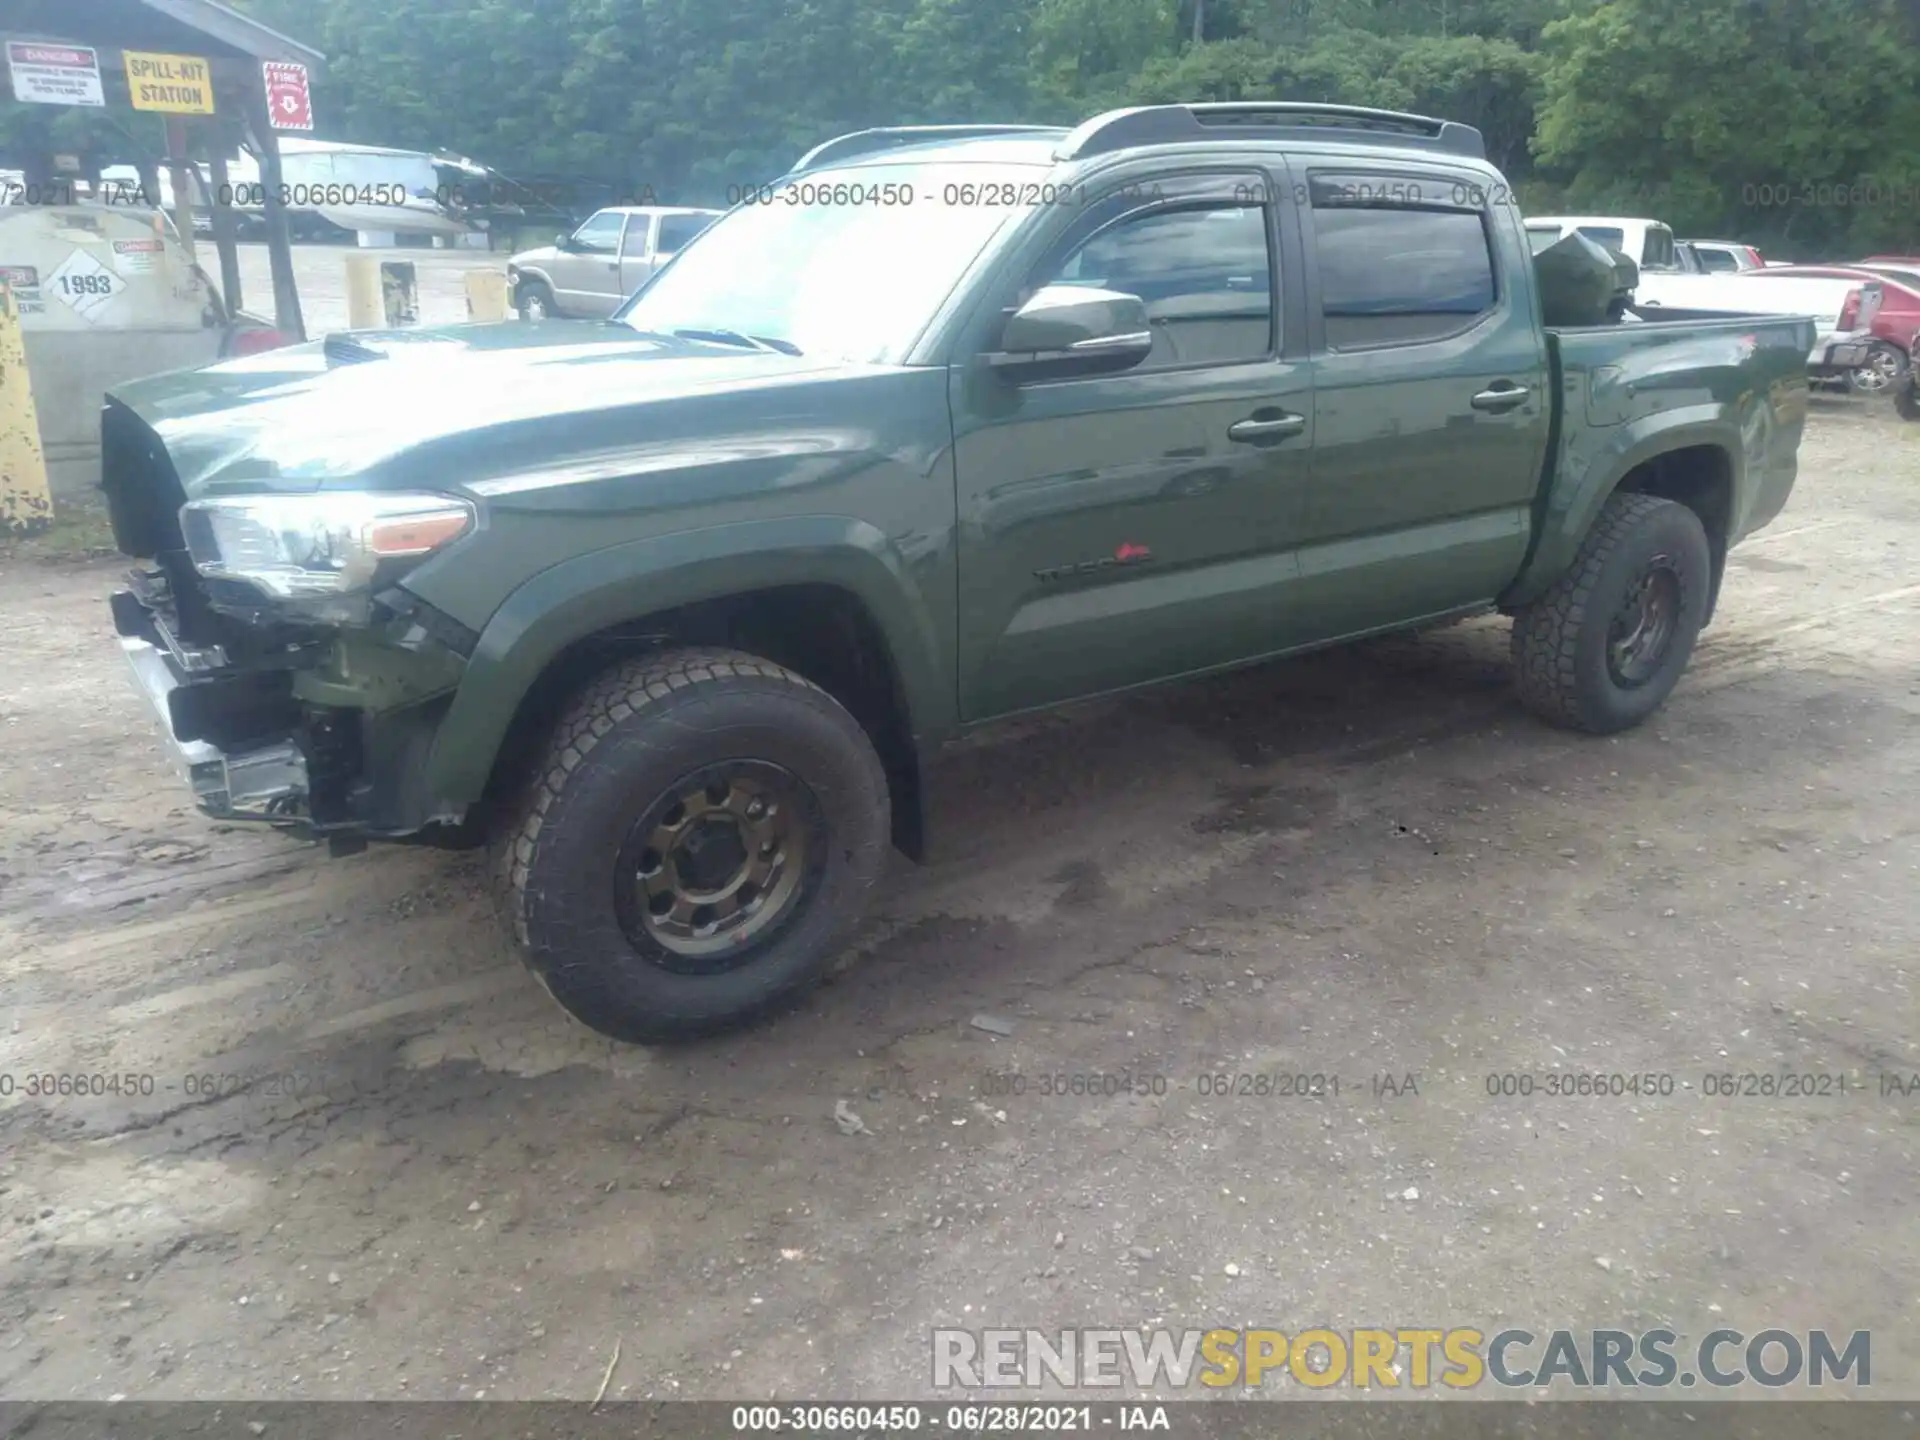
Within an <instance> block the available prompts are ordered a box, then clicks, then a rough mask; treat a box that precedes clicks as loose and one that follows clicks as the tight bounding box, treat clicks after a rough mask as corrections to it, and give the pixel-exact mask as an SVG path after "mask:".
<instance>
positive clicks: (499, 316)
mask: <svg viewBox="0 0 1920 1440" xmlns="http://www.w3.org/2000/svg"><path fill="white" fill-rule="evenodd" d="M467 318H468V319H469V320H480V321H485V320H504V319H506V318H507V272H506V271H504V270H469V271H468V272H467Z"/></svg>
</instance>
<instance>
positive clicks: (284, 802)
mask: <svg viewBox="0 0 1920 1440" xmlns="http://www.w3.org/2000/svg"><path fill="white" fill-rule="evenodd" d="M102 432H103V452H104V453H103V460H104V465H103V469H104V477H105V478H104V484H105V488H106V491H107V495H108V500H109V505H110V509H111V515H112V520H113V526H114V534H115V538H116V540H117V541H118V542H119V544H120V547H121V549H122V550H123V551H125V552H127V553H128V554H129V555H131V556H133V557H134V558H135V559H136V560H137V561H138V563H137V564H136V566H135V568H134V569H133V570H132V571H131V572H130V573H129V575H128V583H127V587H126V588H125V589H123V590H121V591H118V592H117V593H115V594H114V595H113V597H112V600H111V606H112V611H113V620H114V629H115V631H116V632H117V634H118V636H119V640H120V646H121V649H122V651H123V652H124V654H125V656H126V659H127V661H128V664H129V666H130V668H131V670H132V674H133V679H134V683H135V686H136V688H137V689H138V690H139V691H140V693H141V694H142V695H143V696H145V698H146V699H147V702H148V703H149V704H150V705H151V706H152V708H153V710H154V713H155V715H156V717H157V719H158V721H159V724H160V729H161V732H162V734H163V736H164V738H165V741H166V744H167V746H168V749H169V750H170V752H171V754H172V757H173V759H174V761H175V763H176V765H177V767H178V768H179V770H180V771H181V774H182V776H183V778H184V779H185V780H186V782H187V784H188V786H189V787H190V789H191V790H192V792H193V796H194V801H195V804H196V805H197V806H198V808H199V809H200V810H201V812H202V813H204V814H206V815H208V816H210V817H212V818H214V819H218V820H224V821H236V822H257V823H264V824H270V825H274V826H277V827H280V828H284V829H287V830H289V831H292V832H294V833H297V834H301V835H304V836H307V837H309V838H314V839H320V838H330V837H338V838H342V839H345V838H349V837H379V838H405V837H409V836H415V835H419V834H421V832H424V831H429V830H433V829H435V828H436V827H442V826H449V825H453V824H456V823H457V822H459V821H460V820H461V819H462V818H463V816H464V807H461V806H457V805H448V804H445V803H443V802H440V801H438V800H437V799H436V798H435V797H433V796H430V795H427V794H424V793H422V789H421V784H420V781H419V778H418V777H420V776H421V775H422V774H423V773H424V772H425V767H424V766H423V765H422V764H421V763H420V761H421V757H422V756H424V754H425V753H426V750H427V747H428V746H429V745H430V744H431V741H432V737H433V734H434V731H435V728H436V727H437V725H438V723H439V720H440V718H441V716H442V715H443V714H444V712H445V709H446V706H447V703H448V700H449V698H450V697H451V695H452V692H453V690H454V688H455V687H456V686H457V685H458V683H459V679H460V675H461V673H462V671H463V669H464V668H465V660H466V655H467V654H468V653H469V652H470V651H471V648H472V643H473V639H474V637H473V635H472V634H471V632H469V631H467V630H466V629H465V628H464V627H462V626H460V625H459V624H457V623H456V622H454V621H452V620H451V619H449V618H447V617H446V616H444V615H441V614H440V613H439V612H437V611H435V610H433V609H432V608H431V607H429V606H427V605H425V604H424V603H423V602H421V601H420V600H419V599H418V598H417V597H415V596H413V595H411V594H409V593H408V592H407V591H406V590H404V589H402V588H400V587H399V586H398V585H393V584H385V585H382V586H380V587H379V588H375V587H374V586H372V585H369V586H367V587H366V593H364V594H355V595H352V596H350V597H348V598H349V599H350V600H351V604H342V603H340V602H339V601H338V600H337V599H335V598H334V597H331V596H330V597H328V598H327V601H326V605H327V608H326V609H325V610H319V609H317V608H316V606H315V604H314V601H313V599H312V598H311V597H303V596H299V595H294V596H280V595H275V594H273V593H272V592H271V590H270V589H267V588H262V587H261V586H260V585H258V584H255V583H250V582H249V581H247V580H244V579H237V578H220V577H218V576H213V577H210V576H208V575H207V574H204V573H202V566H203V565H204V564H205V562H204V560H202V562H201V563H200V564H196V559H195V554H194V553H193V552H192V551H191V550H190V548H189V545H188V542H187V539H186V537H185V535H184V534H183V530H182V525H181V520H180V509H181V505H182V504H183V496H182V492H181V489H180V486H179V482H178V480H177V478H176V476H175V474H174V471H173V467H172V464H171V461H170V459H169V457H168V455H167V453H166V450H165V448H164V446H163V445H162V444H161V443H160V440H159V437H158V436H157V435H156V434H155V433H154V431H153V430H152V429H151V428H149V427H148V426H147V425H146V424H145V422H143V421H142V420H141V419H140V418H139V417H138V416H137V415H135V414H134V413H133V412H132V411H131V410H128V409H127V408H125V407H124V406H120V405H118V404H116V403H111V402H110V404H109V407H108V411H107V415H106V418H105V422H104V424H103V427H102ZM342 616H349V617H351V618H350V623H342V622H341V617H342ZM320 617H326V618H324V619H323V618H320Z"/></svg>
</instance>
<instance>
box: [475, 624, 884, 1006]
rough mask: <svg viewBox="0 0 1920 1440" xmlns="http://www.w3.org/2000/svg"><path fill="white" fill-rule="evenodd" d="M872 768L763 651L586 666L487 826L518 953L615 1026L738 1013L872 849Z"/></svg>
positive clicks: (809, 688) (879, 833)
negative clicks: (528, 774) (515, 791)
mask: <svg viewBox="0 0 1920 1440" xmlns="http://www.w3.org/2000/svg"><path fill="white" fill-rule="evenodd" d="M888 819H889V814H888V805H887V786H886V779H885V775H884V773H883V771H882V769H881V766H880V761H879V758H878V757H877V756H876V755H875V754H874V750H873V746H872V744H871V743H870V742H869V741H868V739H867V736H866V733H865V732H864V731H863V730H861V728H860V726H859V724H858V723H857V722H856V721H855V720H854V719H853V717H852V716H851V715H849V714H848V713H847V712H846V711H845V710H844V709H843V708H842V707H841V706H840V705H839V703H838V702H837V701H835V700H834V699H833V697H831V696H830V695H828V694H827V693H826V692H825V691H823V690H821V689H819V688H818V687H817V686H814V685H813V684H811V683H810V682H808V681H806V680H804V679H802V678H801V677H800V676H798V675H795V674H794V673H793V672H791V671H789V670H785V669H783V668H781V667H780V666H778V665H775V664H773V663H772V662H770V661H767V660H762V659H759V658H757V657H755V656H752V655H746V654H742V653H740V652H738V651H732V650H676V651H668V652H665V653H663V654H660V655H657V656H652V657H649V658H647V659H643V660H633V661H627V662H623V663H622V664H620V665H617V666H615V667H614V668H613V669H611V670H609V671H608V672H607V673H606V674H604V675H603V676H601V677H600V679H599V680H598V681H596V682H595V683H594V684H593V685H592V686H591V687H590V688H589V689H588V690H587V691H586V692H585V693H584V694H583V695H582V696H581V697H580V699H579V700H578V701H577V702H576V703H575V704H574V706H573V707H572V709H571V710H570V711H569V712H568V713H567V715H566V716H565V717H564V718H563V719H562V720H561V722H560V724H559V726H558V727H557V729H556V732H555V736H554V739H553V742H552V745H551V748H550V750H549V752H548V754H547V757H546V759H545V762H544V764H543V765H542V767H541V771H540V773H539V775H538V776H537V777H536V778H535V779H534V780H533V781H532V783H531V784H530V785H529V786H528V787H527V791H526V794H525V796H524V798H523V800H522V802H521V804H520V806H519V807H518V810H517V812H516V813H515V814H514V815H513V816H512V817H511V819H510V821H509V823H508V824H507V825H506V826H504V827H503V829H502V832H501V833H500V834H499V836H498V837H497V839H496V841H495V844H496V847H497V849H496V857H495V858H496V871H495V873H496V880H497V884H498V886H499V891H500V898H501V900H502V903H503V909H504V910H505V912H506V915H507V919H508V921H509V924H510V925H511V927H512V930H513V933H514V938H515V939H516V940H517V941H518V942H519V944H520V946H521V950H522V955H523V958H524V959H525V960H526V962H527V965H528V966H529V968H531V969H532V970H533V972H534V974H535V975H537V976H538V977H539V978H540V980H541V982H542V983H543V984H544V985H545V986H546V987H547V990H548V991H549V992H550V993H551V994H552V996H553V998H554V999H555V1000H557V1001H559V1003H560V1004H561V1006H562V1007H563V1008H565V1009H566V1010H567V1011H568V1012H569V1013H571V1014H572V1015H574V1016H575V1017H576V1018H577V1019H579V1020H580V1021H582V1022H583V1023H585V1024H587V1025H589V1026H591V1027H592V1028H594V1029H595V1030H598V1031H600V1032H601V1033H603V1034H606V1035H611V1036H613V1037H614V1038H616V1039H620V1040H629V1041H655V1040H666V1039H673V1038H678V1037H683V1036H690V1035H698V1034H703V1033H707V1032H711V1031H715V1030H720V1029H725V1028H729V1027H731V1026H734V1025H738V1024H741V1023H743V1022H745V1021H747V1020H749V1019H751V1018H753V1017H754V1016H756V1015H759V1014H761V1013H763V1012H764V1011H766V1010H767V1009H769V1008H770V1007H772V1006H773V1005H775V1004H777V1003H778V1002H780V1001H781V1000H783V999H785V998H787V997H789V996H791V995H792V994H794V993H795V992H797V991H798V990H800V989H801V988H802V987H804V986H805V985H806V984H808V983H809V982H811V981H812V980H814V979H816V978H817V977H818V976H819V975H820V974H821V973H822V972H823V971H824V970H825V969H826V967H827V965H828V964H829V963H830V962H831V961H832V959H833V957H834V955H835V954H836V953H838V951H839V950H840V949H841V948H842V946H844V944H845V943H846V941H847V940H848V938H849V937H850V936H851V934H852V932H853V929H854V926H855V925H856V924H857V923H858V921H859V919H860V916H861V913H862V911H863V909H864V907H865V903H866V899H867V896H868V893H869V892H870V891H871V890H872V888H873V886H874V884H875V883H876V882H877V880H878V879H879V876H880V873H881V869H882V867H883V865H884V863H885V854H886V844H887V834H888Z"/></svg>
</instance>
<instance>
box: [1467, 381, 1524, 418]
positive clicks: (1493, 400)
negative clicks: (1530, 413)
mask: <svg viewBox="0 0 1920 1440" xmlns="http://www.w3.org/2000/svg"><path fill="white" fill-rule="evenodd" d="M1532 393H1533V391H1531V390H1529V389H1528V388H1527V387H1526V386H1524V385H1509V384H1506V383H1504V382H1503V383H1501V384H1499V385H1495V386H1493V387H1491V388H1490V389H1486V390H1482V391H1481V392H1480V393H1479V394H1478V395H1476V396H1474V397H1473V399H1472V401H1471V402H1469V403H1471V404H1472V406H1473V408H1474V409H1476V410H1493V411H1496V412H1497V411H1501V410H1511V409H1513V407H1514V406H1516V405H1520V404H1523V403H1525V401H1526V398H1527V397H1528V396H1529V395H1531V394H1532Z"/></svg>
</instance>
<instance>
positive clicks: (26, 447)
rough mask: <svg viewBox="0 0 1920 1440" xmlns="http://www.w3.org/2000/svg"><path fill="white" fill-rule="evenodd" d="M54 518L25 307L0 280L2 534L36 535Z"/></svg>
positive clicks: (0, 525)
mask: <svg viewBox="0 0 1920 1440" xmlns="http://www.w3.org/2000/svg"><path fill="white" fill-rule="evenodd" d="M52 523H53V494H52V492H51V491H50V490H49V489H48V488H47V458H46V456H45V454H43V453H42V451H41V449H40V417H39V416H38V415H37V414H36V413H35V411H34V408H33V385H32V383H31V382H30V381H29V380H28V378H27V342H26V336H25V335H23V334H22V333H21V330H20V306H19V303H18V302H17V301H16V300H15V299H14V297H13V291H12V290H10V289H9V288H8V287H7V283H6V281H4V280H0V535H31V534H34V533H35V532H36V531H40V530H44V529H46V528H47V526H49V525H51V524H52Z"/></svg>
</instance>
